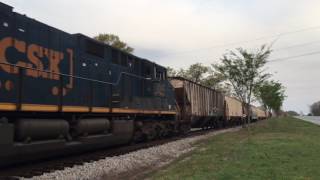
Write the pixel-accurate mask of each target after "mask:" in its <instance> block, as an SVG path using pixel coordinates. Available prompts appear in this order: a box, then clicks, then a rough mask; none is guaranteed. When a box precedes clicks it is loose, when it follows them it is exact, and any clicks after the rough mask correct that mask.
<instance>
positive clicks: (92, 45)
mask: <svg viewBox="0 0 320 180" xmlns="http://www.w3.org/2000/svg"><path fill="white" fill-rule="evenodd" d="M86 52H87V53H88V54H91V55H94V56H97V57H100V58H104V46H103V45H101V44H99V43H96V42H94V41H91V40H86Z"/></svg>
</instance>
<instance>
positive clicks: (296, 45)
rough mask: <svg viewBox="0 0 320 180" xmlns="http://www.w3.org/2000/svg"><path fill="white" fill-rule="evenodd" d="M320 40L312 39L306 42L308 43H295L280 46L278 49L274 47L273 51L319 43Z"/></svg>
mask: <svg viewBox="0 0 320 180" xmlns="http://www.w3.org/2000/svg"><path fill="white" fill-rule="evenodd" d="M319 43H320V40H318V41H311V42H306V43H302V44H295V45H292V46H286V47H280V48H277V49H273V51H281V50H286V49H291V48H296V47H304V46H309V45H313V44H319Z"/></svg>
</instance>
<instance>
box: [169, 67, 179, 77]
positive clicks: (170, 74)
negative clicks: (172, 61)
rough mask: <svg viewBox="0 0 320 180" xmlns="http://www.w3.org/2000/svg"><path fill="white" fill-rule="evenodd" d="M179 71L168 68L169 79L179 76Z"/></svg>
mask: <svg viewBox="0 0 320 180" xmlns="http://www.w3.org/2000/svg"><path fill="white" fill-rule="evenodd" d="M177 73H178V72H177V71H176V70H175V69H173V68H172V67H169V66H168V67H167V75H168V77H175V76H177Z"/></svg>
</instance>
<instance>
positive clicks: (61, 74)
mask: <svg viewBox="0 0 320 180" xmlns="http://www.w3.org/2000/svg"><path fill="white" fill-rule="evenodd" d="M0 64H3V65H8V66H14V67H18V68H23V69H31V70H35V71H40V72H46V73H50V74H55V75H60V76H65V77H71V78H75V79H82V80H86V81H90V82H98V83H102V84H109V85H113V86H117V85H119V83H120V80H121V79H122V76H123V75H128V76H132V77H135V78H139V79H144V80H148V81H152V82H160V80H151V79H149V78H145V77H143V76H139V75H136V74H132V73H127V72H121V73H120V76H119V77H118V79H117V81H116V82H115V83H113V82H107V81H100V80H96V79H91V78H85V77H81V76H74V75H70V74H64V73H56V72H52V71H47V70H41V69H36V68H30V67H24V66H19V65H16V64H12V63H4V62H0Z"/></svg>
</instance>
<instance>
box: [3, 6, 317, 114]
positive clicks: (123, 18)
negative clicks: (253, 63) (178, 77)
mask: <svg viewBox="0 0 320 180" xmlns="http://www.w3.org/2000/svg"><path fill="white" fill-rule="evenodd" d="M2 2H3V3H6V4H9V5H11V6H13V7H14V11H16V12H19V13H22V14H26V15H27V16H29V17H31V18H34V19H37V20H39V21H41V22H44V23H46V24H49V25H51V26H53V27H56V28H58V29H61V30H64V31H66V32H68V33H82V34H86V35H88V36H94V35H97V34H99V33H113V34H116V35H119V36H120V38H121V39H122V40H124V41H125V42H127V43H128V44H129V45H130V46H132V47H134V48H135V52H134V54H135V55H137V56H140V57H143V58H146V59H149V60H151V61H154V62H156V63H158V64H161V65H163V66H170V67H174V68H186V67H188V66H189V65H191V64H193V63H196V62H200V63H203V64H205V65H210V64H211V63H217V62H219V61H220V58H221V57H222V55H223V54H224V53H226V52H227V50H233V49H235V48H237V47H243V48H247V49H250V50H252V51H254V50H256V49H257V48H259V47H260V46H261V45H262V44H266V43H268V44H271V43H274V44H273V49H274V51H273V53H272V55H271V57H270V60H274V59H279V58H284V57H292V56H299V55H301V54H309V53H312V52H317V51H320V22H319V19H320V11H319V9H320V1H319V0H308V1H302V0H268V1H265V0H242V1H235V0H197V1H195V0H127V1H125V0H90V1H89V0H67V1H66V0H54V1H43V0H28V1H26V0H2ZM280 34H281V35H280ZM267 66H268V71H269V72H270V73H273V74H274V76H273V77H272V78H273V79H275V80H277V81H279V82H281V83H283V85H284V86H285V87H286V95H287V98H286V100H285V102H284V105H283V108H284V110H295V111H297V112H301V111H302V112H304V113H308V112H309V106H310V105H311V104H312V103H313V102H315V101H319V100H320V70H319V69H320V54H314V55H310V56H302V57H298V58H292V59H287V60H283V61H276V62H273V63H269V64H268V65H267Z"/></svg>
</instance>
